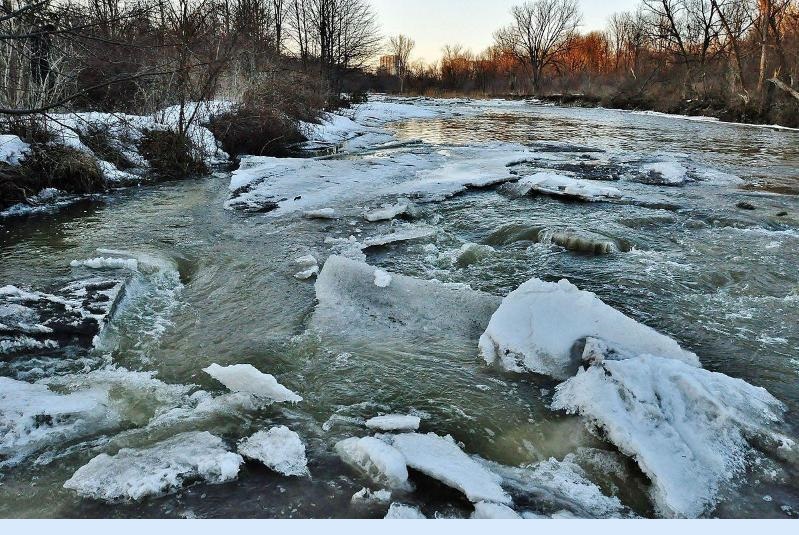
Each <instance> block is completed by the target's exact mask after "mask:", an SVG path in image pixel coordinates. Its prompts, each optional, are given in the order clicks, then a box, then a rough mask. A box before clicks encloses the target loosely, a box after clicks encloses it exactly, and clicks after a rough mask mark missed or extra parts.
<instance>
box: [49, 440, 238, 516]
mask: <svg viewBox="0 0 799 535" xmlns="http://www.w3.org/2000/svg"><path fill="white" fill-rule="evenodd" d="M242 462H243V459H242V458H241V456H239V455H238V454H236V453H232V452H230V451H228V449H227V447H226V446H225V443H224V441H223V440H222V439H221V438H219V437H216V436H214V435H212V434H210V433H208V432H190V433H182V434H180V435H177V436H175V437H173V438H171V439H169V440H165V441H163V442H159V443H157V444H154V445H153V446H151V447H149V448H144V449H128V448H126V449H122V450H120V451H119V452H118V453H117V454H116V455H114V456H110V455H107V454H105V453H103V454H100V455H98V456H97V457H95V458H94V459H92V460H91V461H89V463H88V464H86V465H84V466H82V467H81V468H79V469H78V470H77V471H76V472H75V474H74V475H73V476H72V477H71V478H70V479H69V480H68V481H67V482H66V483H64V488H67V489H70V490H74V491H75V492H77V493H78V494H79V495H80V496H83V497H86V498H93V499H95V500H102V501H107V502H119V501H125V500H141V499H142V498H144V497H147V496H159V495H164V494H168V493H171V492H175V491H177V490H180V489H181V488H182V487H183V485H184V484H186V483H188V482H191V481H193V480H196V479H201V480H203V481H204V482H206V483H211V484H219V483H225V482H228V481H232V480H233V479H235V478H236V477H237V476H238V474H239V467H240V465H241V463H242Z"/></svg>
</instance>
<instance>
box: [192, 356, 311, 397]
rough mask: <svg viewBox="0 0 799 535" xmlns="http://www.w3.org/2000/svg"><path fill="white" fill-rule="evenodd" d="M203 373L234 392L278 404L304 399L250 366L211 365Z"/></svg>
mask: <svg viewBox="0 0 799 535" xmlns="http://www.w3.org/2000/svg"><path fill="white" fill-rule="evenodd" d="M203 371H204V372H205V373H207V374H208V375H210V376H211V377H213V378H214V379H216V380H217V381H219V382H220V383H222V384H223V385H225V386H226V387H227V388H228V389H229V390H231V391H233V392H246V393H249V394H255V395H256V396H261V397H265V398H269V399H271V400H273V401H276V402H278V403H282V402H287V401H288V402H292V403H297V402H300V401H302V397H300V396H299V395H297V394H295V393H294V392H292V391H291V390H289V389H288V388H286V387H285V386H283V385H281V384H280V383H278V382H277V379H275V377H274V376H273V375H269V374H267V373H261V372H260V371H258V370H257V369H256V368H255V367H254V366H252V365H250V364H236V365H233V366H220V365H218V364H211V365H210V366H209V367H207V368H205V369H204V370H203Z"/></svg>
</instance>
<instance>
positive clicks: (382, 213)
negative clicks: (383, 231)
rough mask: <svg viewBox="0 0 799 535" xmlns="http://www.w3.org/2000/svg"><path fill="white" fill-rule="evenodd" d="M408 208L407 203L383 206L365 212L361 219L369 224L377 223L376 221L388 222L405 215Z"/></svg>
mask: <svg viewBox="0 0 799 535" xmlns="http://www.w3.org/2000/svg"><path fill="white" fill-rule="evenodd" d="M409 208H410V205H409V204H408V203H407V202H405V203H403V202H398V203H397V204H384V205H383V206H382V207H381V208H378V209H376V210H372V211H370V212H367V213H366V214H364V216H363V217H364V219H366V220H367V221H369V222H370V223H377V222H378V221H390V220H392V219H394V218H395V217H397V216H400V215H403V214H407V213H408V210H409Z"/></svg>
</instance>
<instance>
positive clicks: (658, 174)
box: [641, 161, 688, 186]
mask: <svg viewBox="0 0 799 535" xmlns="http://www.w3.org/2000/svg"><path fill="white" fill-rule="evenodd" d="M641 171H642V172H643V174H644V178H643V180H644V181H645V182H646V183H648V184H662V185H664V186H680V185H682V184H685V183H686V182H687V181H688V170H687V169H686V168H685V167H683V166H682V165H681V164H680V163H679V162H674V161H670V162H656V163H650V164H646V165H642V166H641Z"/></svg>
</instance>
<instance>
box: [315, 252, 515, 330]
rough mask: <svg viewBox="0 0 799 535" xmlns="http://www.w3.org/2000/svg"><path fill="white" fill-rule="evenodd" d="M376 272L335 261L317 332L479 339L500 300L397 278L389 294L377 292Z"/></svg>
mask: <svg viewBox="0 0 799 535" xmlns="http://www.w3.org/2000/svg"><path fill="white" fill-rule="evenodd" d="M374 281H375V268H374V267H372V266H369V265H368V264H365V263H363V262H358V261H355V260H350V259H348V258H344V257H341V256H331V257H330V258H328V260H327V262H326V263H325V266H324V269H322V273H321V274H320V275H319V278H318V279H317V281H316V298H317V300H318V302H319V304H318V305H317V307H316V310H315V311H314V314H313V317H312V318H311V327H312V329H314V330H316V331H318V332H328V333H335V334H336V335H337V336H342V335H347V334H351V335H354V336H359V337H362V336H364V334H370V335H374V336H378V335H391V336H396V337H404V338H408V339H412V340H417V339H418V337H420V336H426V337H438V336H439V333H441V332H442V331H446V332H448V335H449V336H460V337H463V338H472V339H477V338H478V337H479V336H480V333H481V332H483V330H484V329H485V326H486V325H488V320H489V318H490V317H491V314H492V312H493V311H494V310H496V307H497V306H498V305H499V302H500V299H499V298H497V297H494V296H492V295H488V294H485V293H482V292H478V291H474V290H472V289H470V288H468V287H464V286H456V285H449V284H444V283H441V282H438V281H424V280H420V279H415V278H411V277H406V276H403V275H396V274H391V284H390V285H389V286H388V287H386V288H380V287H378V286H375V284H374Z"/></svg>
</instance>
